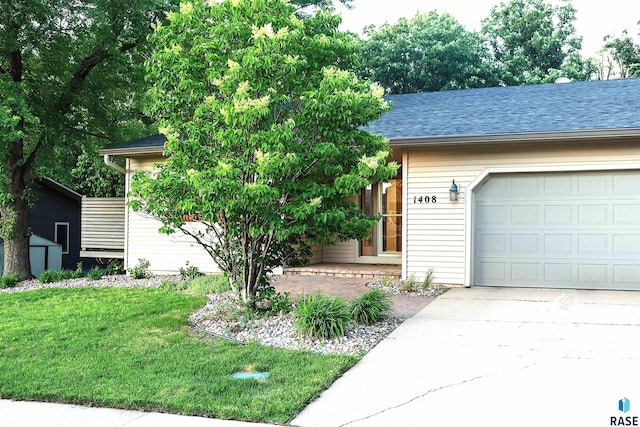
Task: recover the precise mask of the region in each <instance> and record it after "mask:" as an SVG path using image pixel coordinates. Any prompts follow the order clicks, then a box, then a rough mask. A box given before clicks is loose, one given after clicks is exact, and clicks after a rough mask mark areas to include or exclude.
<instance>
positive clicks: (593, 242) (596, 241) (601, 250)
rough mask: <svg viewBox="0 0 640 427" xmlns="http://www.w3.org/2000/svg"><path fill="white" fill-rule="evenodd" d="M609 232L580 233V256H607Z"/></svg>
mask: <svg viewBox="0 0 640 427" xmlns="http://www.w3.org/2000/svg"><path fill="white" fill-rule="evenodd" d="M608 237H609V236H608V235H607V234H580V235H578V256H591V255H599V256H607V254H608V253H609V252H610V251H609V250H608Z"/></svg>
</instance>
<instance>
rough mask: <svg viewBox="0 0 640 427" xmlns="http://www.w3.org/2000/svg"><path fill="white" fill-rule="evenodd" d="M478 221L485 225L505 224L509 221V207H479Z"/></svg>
mask: <svg viewBox="0 0 640 427" xmlns="http://www.w3.org/2000/svg"><path fill="white" fill-rule="evenodd" d="M477 215H478V220H479V221H481V222H482V223H484V224H492V223H493V224H504V223H505V222H506V221H507V207H506V206H504V205H499V206H486V205H483V206H478V212H477Z"/></svg>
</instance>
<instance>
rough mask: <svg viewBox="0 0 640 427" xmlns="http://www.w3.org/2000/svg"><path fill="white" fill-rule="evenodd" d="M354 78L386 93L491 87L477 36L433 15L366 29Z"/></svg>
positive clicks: (489, 71) (444, 16) (489, 69)
mask: <svg viewBox="0 0 640 427" xmlns="http://www.w3.org/2000/svg"><path fill="white" fill-rule="evenodd" d="M365 35H366V37H365V39H364V40H362V41H361V46H362V53H361V58H360V63H359V69H358V74H359V75H361V76H362V77H365V78H368V79H371V80H373V81H377V82H379V83H380V84H381V85H382V86H383V87H384V88H385V89H386V90H388V91H389V92H391V93H413V92H432V91H438V90H450V89H463V88H474V87H485V86H496V85H497V83H498V81H497V80H496V79H495V77H494V73H493V70H492V67H491V65H490V61H489V55H488V52H487V51H486V49H485V48H484V46H483V39H482V37H481V36H480V35H479V34H477V33H475V32H471V31H467V30H466V29H465V28H464V27H463V26H462V25H461V24H460V23H459V22H458V21H457V20H456V19H455V18H454V17H453V16H451V15H449V14H442V15H439V14H438V13H437V12H436V11H432V12H429V13H427V14H418V15H416V16H414V17H413V18H411V19H406V18H400V19H399V20H398V22H396V23H395V24H383V25H381V26H380V27H379V28H376V27H374V26H370V27H368V28H366V29H365Z"/></svg>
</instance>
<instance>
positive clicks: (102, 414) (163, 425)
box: [0, 400, 270, 427]
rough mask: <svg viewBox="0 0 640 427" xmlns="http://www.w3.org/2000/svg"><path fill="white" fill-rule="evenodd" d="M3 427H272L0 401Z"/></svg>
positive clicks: (115, 410) (205, 419) (0, 418)
mask: <svg viewBox="0 0 640 427" xmlns="http://www.w3.org/2000/svg"><path fill="white" fill-rule="evenodd" d="M0 426H2V427H125V426H126V427H261V426H264V427H269V426H270V425H269V424H256V423H246V422H240V421H225V420H217V419H213V418H201V417H185V416H181V415H172V414H159V413H154V412H140V411H126V410H122V409H109V408H88V407H85V406H78V405H63V404H60V403H41V402H19V401H13V400H0Z"/></svg>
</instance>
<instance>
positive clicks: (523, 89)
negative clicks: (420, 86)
mask: <svg viewBox="0 0 640 427" xmlns="http://www.w3.org/2000/svg"><path fill="white" fill-rule="evenodd" d="M387 99H388V100H390V101H392V102H393V108H392V109H391V110H390V111H389V112H387V113H385V114H384V115H383V116H382V117H381V118H380V120H377V121H376V122H372V123H371V124H370V125H369V130H370V131H371V132H373V133H381V134H383V135H384V136H386V137H387V138H389V139H397V138H419V137H436V136H453V135H495V134H507V133H528V132H564V131H587V130H594V129H624V128H640V79H620V80H598V81H588V82H576V83H561V84H560V83H558V84H544V85H531V86H511V87H494V88H486V89H467V90H455V91H446V92H430V93H417V94H405V95H391V96H388V97H387Z"/></svg>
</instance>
